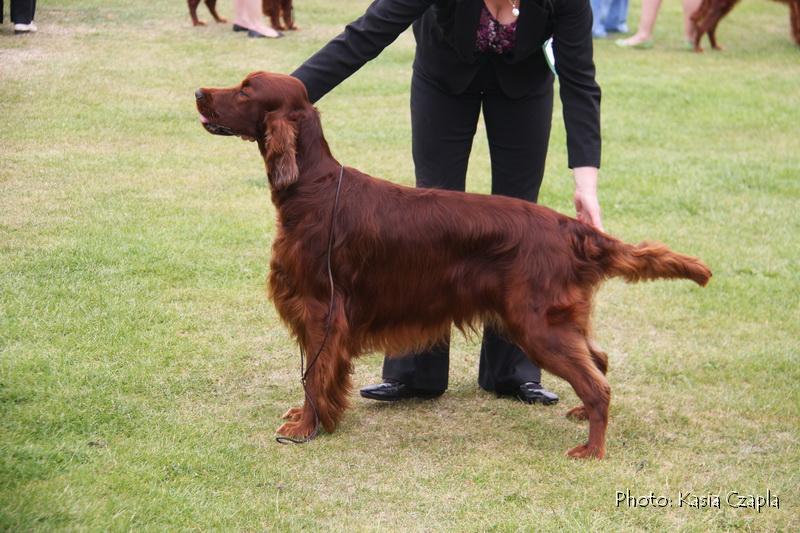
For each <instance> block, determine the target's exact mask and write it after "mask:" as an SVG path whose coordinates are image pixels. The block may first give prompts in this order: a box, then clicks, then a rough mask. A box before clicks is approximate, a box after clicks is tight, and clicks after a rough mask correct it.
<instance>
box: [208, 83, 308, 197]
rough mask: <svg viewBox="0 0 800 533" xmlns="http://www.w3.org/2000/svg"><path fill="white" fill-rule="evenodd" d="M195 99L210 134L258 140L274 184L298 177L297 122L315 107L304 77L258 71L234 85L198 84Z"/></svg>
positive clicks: (279, 186) (288, 182)
mask: <svg viewBox="0 0 800 533" xmlns="http://www.w3.org/2000/svg"><path fill="white" fill-rule="evenodd" d="M195 98H196V100H197V110H198V111H199V112H200V122H201V123H202V124H203V127H204V128H205V129H206V130H207V131H208V132H209V133H213V134H214V135H236V136H239V137H241V138H242V139H245V140H248V141H256V142H257V143H258V147H259V149H260V151H261V156H262V157H263V158H264V164H265V165H266V167H267V176H268V177H269V181H270V184H271V185H272V187H274V188H275V189H276V190H280V189H284V188H286V187H288V186H289V185H291V184H292V183H294V182H295V181H297V178H298V173H299V170H298V167H297V154H296V150H297V136H298V125H297V122H298V118H299V117H300V116H302V115H303V114H304V113H305V112H307V111H308V110H309V109H311V103H310V102H309V100H308V93H307V92H306V89H305V86H304V85H303V83H302V82H301V81H300V80H298V79H296V78H293V77H291V76H286V75H283V74H271V73H267V72H253V73H251V74H248V75H247V77H246V78H245V79H244V80H242V82H241V83H240V84H238V85H235V86H233V87H229V88H222V89H211V88H201V89H198V90H197V91H195Z"/></svg>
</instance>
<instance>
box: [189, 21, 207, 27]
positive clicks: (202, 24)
mask: <svg viewBox="0 0 800 533" xmlns="http://www.w3.org/2000/svg"><path fill="white" fill-rule="evenodd" d="M192 25H193V26H205V25H206V23H205V22H203V21H202V20H198V21H197V22H192Z"/></svg>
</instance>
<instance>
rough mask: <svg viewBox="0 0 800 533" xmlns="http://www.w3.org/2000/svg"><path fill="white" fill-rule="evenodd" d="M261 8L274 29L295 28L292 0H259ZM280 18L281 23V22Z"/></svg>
mask: <svg viewBox="0 0 800 533" xmlns="http://www.w3.org/2000/svg"><path fill="white" fill-rule="evenodd" d="M261 10H262V11H263V12H264V16H267V17H269V21H270V25H271V26H272V27H273V28H275V29H276V30H296V29H297V26H295V25H294V6H292V0H261ZM281 20H282V21H283V23H281Z"/></svg>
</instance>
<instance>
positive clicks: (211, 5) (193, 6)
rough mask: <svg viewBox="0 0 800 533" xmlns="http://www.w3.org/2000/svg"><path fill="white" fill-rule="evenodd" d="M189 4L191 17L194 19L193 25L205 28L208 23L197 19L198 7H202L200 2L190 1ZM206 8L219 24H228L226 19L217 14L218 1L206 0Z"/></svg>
mask: <svg viewBox="0 0 800 533" xmlns="http://www.w3.org/2000/svg"><path fill="white" fill-rule="evenodd" d="M188 2H189V16H190V17H192V24H193V25H194V26H205V25H206V23H205V22H203V21H202V20H200V19H199V18H197V6H199V5H200V0H188ZM205 2H206V7H207V8H208V11H209V12H210V13H211V16H212V17H214V20H216V21H217V22H220V23H222V22H228V21H227V20H226V19H224V18H222V17H220V16H219V14H218V13H217V0H205Z"/></svg>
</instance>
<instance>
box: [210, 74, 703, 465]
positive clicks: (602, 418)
mask: <svg viewBox="0 0 800 533" xmlns="http://www.w3.org/2000/svg"><path fill="white" fill-rule="evenodd" d="M195 96H196V99H197V108H198V110H199V112H200V115H201V117H200V120H201V122H202V123H203V125H204V127H205V128H206V130H208V131H209V132H211V133H213V134H217V135H237V136H240V137H242V138H244V139H247V140H251V141H255V142H256V143H257V144H258V148H259V151H260V152H261V156H262V158H263V159H264V162H265V164H266V169H267V176H268V180H269V185H270V189H271V193H272V201H273V203H274V204H275V207H276V209H277V214H278V226H277V227H278V230H277V236H276V238H275V242H274V244H273V249H272V262H271V273H270V277H269V286H270V293H271V296H272V299H273V300H274V302H275V306H276V308H277V310H278V313H279V314H280V316H281V318H282V319H283V320H284V321H285V323H286V324H287V325H288V327H289V329H290V330H291V332H292V333H293V334H294V336H295V337H296V338H297V341H298V342H299V343H300V346H301V348H302V349H304V351H305V353H306V354H308V359H309V368H308V373H307V380H306V401H305V402H304V404H303V406H301V407H295V408H292V409H289V411H288V412H287V413H286V414H285V415H284V418H287V419H288V422H286V423H285V424H283V425H282V426H281V427H280V428H279V429H278V433H280V434H282V435H287V436H292V437H301V438H302V437H304V436H308V435H310V434H312V433H313V432H314V431H315V429H316V426H317V422H319V423H321V424H322V426H323V427H324V428H325V429H326V430H327V431H329V432H331V431H333V430H334V429H335V428H336V425H337V424H338V422H339V420H340V419H341V418H342V414H343V412H344V410H345V409H346V408H347V405H348V392H349V391H350V386H351V384H350V370H351V361H352V359H353V358H354V357H357V356H358V355H361V354H363V353H365V352H371V351H386V352H388V353H390V354H401V353H407V352H408V351H409V350H412V349H415V350H416V349H420V348H423V347H426V346H431V345H433V344H435V343H437V342H438V341H441V340H442V339H443V338H444V337H445V336H446V335H447V334H448V333H449V331H450V327H451V324H455V325H456V326H457V327H458V328H460V329H462V330H464V329H465V328H470V327H475V326H476V325H477V324H479V323H485V322H490V323H492V324H494V325H495V326H496V327H498V328H499V329H500V330H501V331H503V332H504V334H505V335H507V337H508V338H509V339H510V340H512V341H513V342H515V343H516V344H517V345H519V346H520V347H521V348H522V349H523V350H524V351H525V353H526V354H527V355H528V357H530V358H531V360H532V361H534V362H535V363H536V364H537V365H539V366H540V367H541V368H544V369H545V370H548V371H549V372H551V373H553V374H555V375H557V376H560V377H562V378H564V379H565V380H567V381H568V382H569V384H570V385H572V387H573V389H574V390H575V392H576V394H577V395H578V397H579V398H580V399H581V401H582V402H583V405H581V406H580V407H577V408H575V409H573V410H572V411H570V414H571V415H574V416H577V417H579V418H588V420H589V440H588V442H587V443H586V444H583V445H580V446H577V447H575V448H573V449H571V450H569V452H568V454H569V455H570V456H572V457H597V458H602V457H603V455H604V454H605V433H606V426H607V424H608V405H609V399H610V388H609V385H608V381H606V377H605V373H606V370H607V366H608V359H607V356H606V354H605V353H603V352H602V351H601V350H600V349H599V348H598V347H597V345H596V344H595V343H594V342H593V341H592V339H591V338H590V332H591V327H590V323H589V318H590V311H591V307H592V296H593V295H594V292H595V290H596V289H597V286H598V284H599V283H600V282H601V281H603V280H604V279H605V278H609V277H614V276H622V277H623V278H625V279H627V280H628V281H638V280H644V279H656V278H686V279H690V280H693V281H694V282H696V283H698V284H700V285H705V284H706V283H707V282H708V280H709V278H710V277H711V272H710V271H709V269H708V268H707V267H706V266H705V265H704V264H703V263H702V262H701V261H700V260H698V259H695V258H693V257H688V256H685V255H681V254H678V253H674V252H672V251H670V250H669V249H668V248H667V247H666V246H664V245H662V244H653V243H644V244H640V245H638V246H634V245H630V244H626V243H623V242H621V241H619V240H617V239H615V238H613V237H611V236H610V235H607V234H606V233H603V232H602V231H599V230H597V229H595V228H593V227H591V226H589V225H587V224H584V223H582V222H579V221H577V220H575V219H573V218H570V217H567V216H564V215H561V214H559V213H556V212H555V211H552V210H551V209H548V208H546V207H542V206H538V205H535V204H532V203H529V202H524V201H522V200H517V199H512V198H506V197H501V196H486V195H479V194H467V193H461V192H452V191H443V190H431V189H413V188H409V187H401V186H399V185H394V184H392V183H389V182H387V181H383V180H380V179H377V178H373V177H371V176H368V175H366V174H364V173H363V172H359V171H358V170H356V169H354V168H349V167H343V166H341V165H340V163H339V162H338V161H337V160H336V159H334V158H333V156H332V155H331V152H330V150H329V148H328V144H327V143H326V141H325V138H324V136H323V134H322V128H321V125H320V119H319V114H318V113H317V110H316V109H315V108H314V107H313V106H312V105H311V104H310V103H309V101H308V97H307V94H306V90H305V87H304V86H303V84H302V82H300V81H299V80H297V79H295V78H292V77H290V76H285V75H281V74H268V73H264V72H256V73H252V74H250V75H248V76H247V77H246V78H245V79H244V81H242V83H241V84H239V85H236V86H235V87H231V88H224V89H205V88H204V89H198V90H197V92H196V93H195ZM340 173H341V174H340ZM331 223H333V227H331ZM328 259H329V260H330V262H328ZM328 265H330V269H329V266H328ZM330 273H332V279H329V274H330ZM332 287H333V291H334V292H333V294H332V293H331V288H332ZM331 302H333V303H331ZM315 354H318V355H315Z"/></svg>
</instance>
